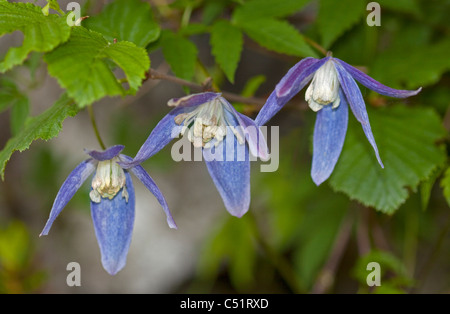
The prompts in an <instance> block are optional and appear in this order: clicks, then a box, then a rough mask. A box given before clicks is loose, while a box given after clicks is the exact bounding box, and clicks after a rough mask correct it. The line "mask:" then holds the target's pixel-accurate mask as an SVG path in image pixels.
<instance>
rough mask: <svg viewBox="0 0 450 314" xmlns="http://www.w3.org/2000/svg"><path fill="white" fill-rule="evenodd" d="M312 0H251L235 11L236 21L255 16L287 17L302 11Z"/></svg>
mask: <svg viewBox="0 0 450 314" xmlns="http://www.w3.org/2000/svg"><path fill="white" fill-rule="evenodd" d="M310 1H311V0H282V1H280V0H251V1H247V2H245V3H244V5H242V6H240V7H238V8H237V9H236V10H235V11H234V13H233V20H234V21H246V20H249V19H255V18H274V17H285V16H289V15H292V14H294V13H295V12H298V11H300V9H301V8H303V7H304V6H305V5H306V4H307V3H308V2H310Z"/></svg>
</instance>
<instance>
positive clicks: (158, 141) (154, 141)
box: [119, 107, 194, 169]
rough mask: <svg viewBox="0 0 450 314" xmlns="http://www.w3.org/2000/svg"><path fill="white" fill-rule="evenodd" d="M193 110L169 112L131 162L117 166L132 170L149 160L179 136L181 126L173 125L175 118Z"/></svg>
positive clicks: (122, 162) (183, 108) (177, 109)
mask: <svg viewBox="0 0 450 314" xmlns="http://www.w3.org/2000/svg"><path fill="white" fill-rule="evenodd" d="M193 109H194V108H192V107H190V108H185V107H178V108H175V109H173V110H172V111H170V112H169V113H168V114H167V115H166V116H165V117H164V118H162V119H161V121H159V123H158V124H157V125H156V127H155V128H154V129H153V131H152V132H151V133H150V135H149V137H148V138H147V140H146V141H145V143H144V144H143V145H142V146H141V148H140V149H139V151H138V153H137V154H136V156H135V157H134V159H133V161H131V162H125V161H121V162H119V165H120V166H121V167H123V168H125V169H128V168H132V167H134V166H136V165H138V164H140V163H141V162H143V161H145V160H147V159H149V158H150V157H151V156H153V155H154V154H156V153H157V152H159V151H160V150H161V149H163V148H164V147H165V146H166V145H167V144H169V142H170V141H172V139H174V138H176V137H178V136H179V134H180V132H181V130H182V126H180V125H178V124H176V123H175V117H176V116H177V115H179V114H181V113H185V112H189V111H191V110H193Z"/></svg>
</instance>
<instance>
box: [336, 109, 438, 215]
mask: <svg viewBox="0 0 450 314" xmlns="http://www.w3.org/2000/svg"><path fill="white" fill-rule="evenodd" d="M369 117H370V123H371V126H372V131H373V134H374V137H375V140H376V143H377V145H378V149H379V151H380V156H381V159H382V160H383V163H384V169H382V168H381V167H380V165H379V164H378V162H377V160H376V158H375V154H374V152H373V149H372V147H371V146H370V144H369V143H368V141H367V139H366V137H365V136H364V133H363V131H362V130H361V125H360V124H359V123H357V122H355V119H350V120H351V121H350V122H351V123H350V124H349V130H348V132H347V138H346V140H345V144H344V149H343V151H342V154H341V156H340V158H339V161H338V164H337V165H336V168H335V170H334V172H333V175H332V177H331V179H330V184H331V186H332V187H333V188H334V189H335V190H336V191H341V192H344V193H345V194H347V195H348V196H349V197H350V198H352V199H356V200H359V201H360V202H361V203H363V204H364V205H366V206H372V207H375V208H376V209H378V210H380V211H382V212H385V213H388V214H392V213H393V212H394V211H395V210H396V209H397V208H398V207H399V206H400V205H401V204H402V203H403V202H404V201H405V200H406V199H407V198H408V194H409V189H412V190H415V189H416V188H417V186H418V184H419V183H420V182H421V181H422V180H425V179H427V178H428V177H429V176H430V175H431V173H432V172H433V170H434V169H436V168H437V167H438V166H440V165H442V164H443V163H444V161H445V153H444V151H443V149H441V148H440V147H438V146H437V145H436V141H438V140H439V139H441V138H443V137H444V136H445V131H444V129H443V127H442V125H441V121H440V118H439V116H438V115H437V114H436V113H435V112H434V111H433V110H432V109H428V108H420V107H419V108H413V107H405V106H400V105H399V106H394V107H389V108H382V109H378V110H369Z"/></svg>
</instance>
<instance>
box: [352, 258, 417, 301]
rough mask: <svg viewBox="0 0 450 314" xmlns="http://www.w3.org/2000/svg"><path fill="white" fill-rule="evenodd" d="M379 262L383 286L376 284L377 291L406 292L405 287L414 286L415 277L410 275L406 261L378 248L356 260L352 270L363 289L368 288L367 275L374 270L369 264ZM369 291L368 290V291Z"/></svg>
mask: <svg viewBox="0 0 450 314" xmlns="http://www.w3.org/2000/svg"><path fill="white" fill-rule="evenodd" d="M373 262H375V263H378V264H379V265H380V277H381V286H378V287H377V286H375V291H374V292H375V293H383V294H385V293H405V288H408V287H412V286H413V284H414V281H413V279H412V278H411V277H410V276H409V275H408V271H407V269H406V266H405V265H404V263H403V262H402V261H401V260H400V259H399V258H398V257H396V256H395V255H393V254H391V253H389V252H384V251H378V250H372V251H370V252H369V253H368V254H366V255H364V256H362V257H361V258H359V259H358V261H357V262H356V265H355V266H354V268H353V270H352V275H353V277H355V278H356V279H357V280H358V281H359V283H360V285H361V288H362V289H364V290H365V289H367V290H368V288H369V287H368V286H367V276H369V274H370V273H371V272H372V270H371V269H370V268H369V270H367V265H369V263H373ZM367 292H368V291H367Z"/></svg>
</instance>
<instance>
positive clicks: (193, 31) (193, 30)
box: [180, 23, 209, 36]
mask: <svg viewBox="0 0 450 314" xmlns="http://www.w3.org/2000/svg"><path fill="white" fill-rule="evenodd" d="M208 31H209V27H208V26H206V25H205V24H200V23H191V24H188V25H186V26H185V27H183V28H181V29H180V35H182V36H192V35H198V34H204V33H207V32H208Z"/></svg>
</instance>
